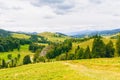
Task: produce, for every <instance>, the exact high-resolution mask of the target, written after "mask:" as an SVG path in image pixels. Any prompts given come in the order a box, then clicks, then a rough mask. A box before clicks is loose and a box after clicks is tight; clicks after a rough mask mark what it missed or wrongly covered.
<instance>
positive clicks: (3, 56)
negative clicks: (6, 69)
mask: <svg viewBox="0 0 120 80" xmlns="http://www.w3.org/2000/svg"><path fill="white" fill-rule="evenodd" d="M28 47H29V45H23V46H21V48H20V51H18V50H16V49H15V50H14V51H11V52H0V58H1V59H5V60H6V61H7V60H8V58H7V55H8V54H12V58H15V57H17V54H20V55H21V58H20V64H22V60H23V58H24V56H25V55H31V56H32V55H33V54H34V53H32V52H31V51H29V50H28Z"/></svg>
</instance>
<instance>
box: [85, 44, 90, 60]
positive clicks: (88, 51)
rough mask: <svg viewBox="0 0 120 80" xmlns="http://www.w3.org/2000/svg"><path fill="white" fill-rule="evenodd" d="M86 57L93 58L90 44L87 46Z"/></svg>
mask: <svg viewBox="0 0 120 80" xmlns="http://www.w3.org/2000/svg"><path fill="white" fill-rule="evenodd" d="M84 58H85V59H89V58H91V52H90V47H89V46H87V48H86V50H85V53H84Z"/></svg>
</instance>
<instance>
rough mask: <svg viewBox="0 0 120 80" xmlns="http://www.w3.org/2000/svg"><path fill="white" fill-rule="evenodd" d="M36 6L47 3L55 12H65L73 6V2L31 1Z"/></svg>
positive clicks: (53, 0)
mask: <svg viewBox="0 0 120 80" xmlns="http://www.w3.org/2000/svg"><path fill="white" fill-rule="evenodd" d="M31 4H32V5H34V6H36V7H40V6H44V5H47V6H49V7H51V8H52V9H53V11H54V12H55V13H56V14H65V13H67V12H70V11H71V10H72V8H74V6H75V5H74V4H73V3H72V2H71V1H67V0H36V1H32V2H31Z"/></svg>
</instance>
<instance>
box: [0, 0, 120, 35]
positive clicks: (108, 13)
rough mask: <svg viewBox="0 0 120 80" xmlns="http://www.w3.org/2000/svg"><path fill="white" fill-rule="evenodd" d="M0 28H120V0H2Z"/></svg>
mask: <svg viewBox="0 0 120 80" xmlns="http://www.w3.org/2000/svg"><path fill="white" fill-rule="evenodd" d="M0 28H2V29H6V30H12V31H27V32H35V31H36V32H44V31H51V32H66V33H67V32H75V31H81V30H103V29H116V28H120V0H0Z"/></svg>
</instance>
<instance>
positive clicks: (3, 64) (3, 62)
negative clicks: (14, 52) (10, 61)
mask: <svg viewBox="0 0 120 80" xmlns="http://www.w3.org/2000/svg"><path fill="white" fill-rule="evenodd" d="M5 67H6V62H5V60H4V59H2V68H5Z"/></svg>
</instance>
